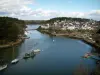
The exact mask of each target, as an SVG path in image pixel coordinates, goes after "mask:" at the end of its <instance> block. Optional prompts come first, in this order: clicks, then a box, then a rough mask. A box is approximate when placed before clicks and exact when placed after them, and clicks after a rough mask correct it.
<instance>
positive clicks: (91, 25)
mask: <svg viewBox="0 0 100 75" xmlns="http://www.w3.org/2000/svg"><path fill="white" fill-rule="evenodd" d="M41 27H42V28H44V29H49V28H51V27H52V28H55V30H56V29H58V30H59V29H60V30H67V29H69V30H75V29H76V30H77V29H83V30H87V29H88V30H94V29H97V28H98V26H97V22H96V21H95V20H90V21H87V22H79V21H72V20H62V21H60V20H56V21H55V22H53V23H51V24H50V23H47V24H44V25H42V26H41Z"/></svg>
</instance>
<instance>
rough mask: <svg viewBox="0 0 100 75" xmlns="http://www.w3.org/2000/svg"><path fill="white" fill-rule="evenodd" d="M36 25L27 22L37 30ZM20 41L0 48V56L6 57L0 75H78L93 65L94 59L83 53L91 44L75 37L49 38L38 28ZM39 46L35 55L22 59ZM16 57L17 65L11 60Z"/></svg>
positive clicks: (91, 68)
mask: <svg viewBox="0 0 100 75" xmlns="http://www.w3.org/2000/svg"><path fill="white" fill-rule="evenodd" d="M38 26H39V25H28V28H27V29H36V28H37V27H38ZM27 35H28V36H29V37H30V39H26V40H25V41H24V42H23V43H22V44H20V45H18V46H16V47H13V48H7V49H2V50H0V58H2V59H5V60H7V61H8V62H9V63H8V67H7V68H6V69H5V70H3V71H1V72H0V75H78V73H79V72H81V73H90V72H91V71H92V70H93V69H94V68H95V66H96V63H95V61H94V60H93V59H84V58H82V56H83V55H84V54H85V53H87V52H91V50H92V47H91V46H90V45H87V44H85V43H84V42H82V41H80V40H76V39H70V38H65V37H50V36H49V35H46V34H42V33H40V32H39V31H37V30H29V31H28V34H27ZM34 49H40V50H41V52H40V53H38V54H37V55H36V56H35V57H34V58H29V59H27V60H25V59H22V57H23V56H24V54H25V53H27V52H29V51H31V50H34ZM15 58H19V59H20V60H19V62H18V63H17V64H13V65H12V64H10V62H11V60H13V59H15Z"/></svg>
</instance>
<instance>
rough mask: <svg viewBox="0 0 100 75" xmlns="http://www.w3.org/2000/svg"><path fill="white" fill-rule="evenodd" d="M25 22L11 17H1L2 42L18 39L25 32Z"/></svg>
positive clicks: (0, 33)
mask: <svg viewBox="0 0 100 75" xmlns="http://www.w3.org/2000/svg"><path fill="white" fill-rule="evenodd" d="M25 27H26V26H25V23H24V21H22V20H18V19H16V18H10V17H0V44H1V45H2V44H7V43H9V42H12V41H16V40H17V39H19V38H20V35H23V34H24V28H25Z"/></svg>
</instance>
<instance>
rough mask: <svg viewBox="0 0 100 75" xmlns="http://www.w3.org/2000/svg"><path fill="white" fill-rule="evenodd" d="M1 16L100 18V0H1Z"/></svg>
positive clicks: (23, 17) (26, 18) (27, 18)
mask: <svg viewBox="0 0 100 75" xmlns="http://www.w3.org/2000/svg"><path fill="white" fill-rule="evenodd" d="M0 16H9V17H15V18H19V19H24V20H41V19H50V18H53V17H80V18H91V19H95V20H100V0H0Z"/></svg>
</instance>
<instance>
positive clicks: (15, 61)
mask: <svg viewBox="0 0 100 75" xmlns="http://www.w3.org/2000/svg"><path fill="white" fill-rule="evenodd" d="M18 61H19V59H14V60H12V61H11V63H12V64H15V63H17V62H18Z"/></svg>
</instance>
